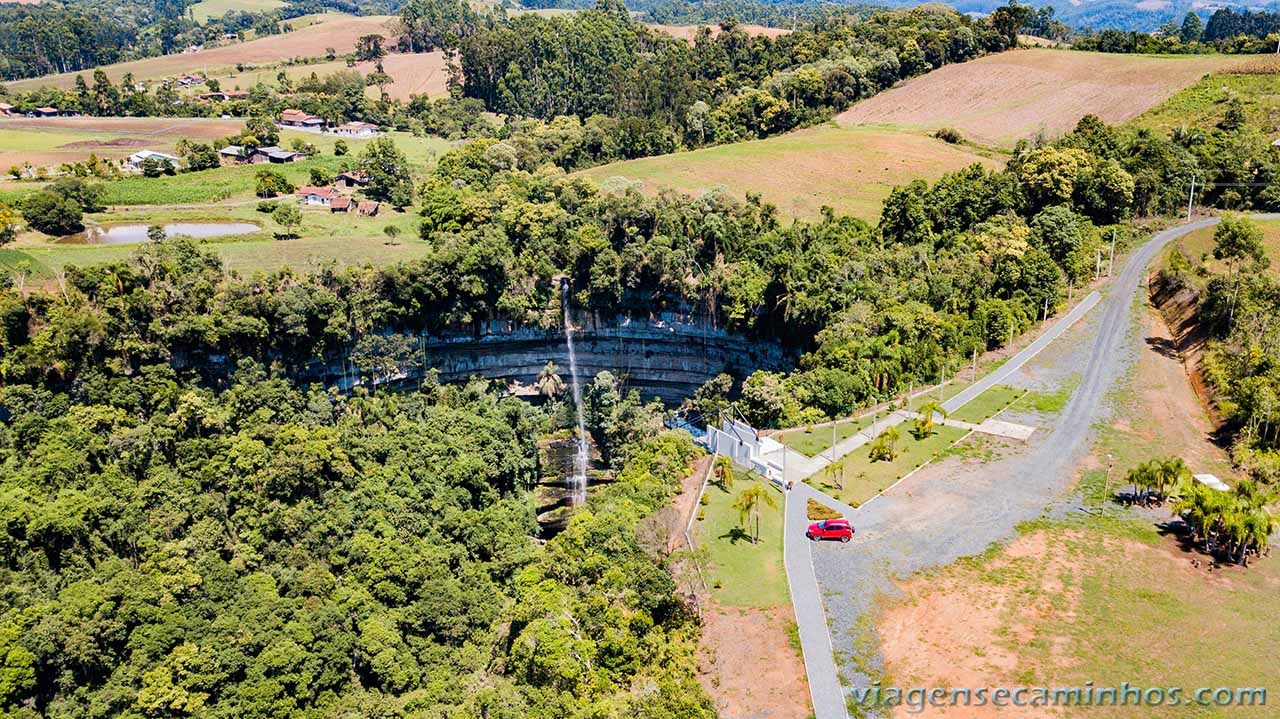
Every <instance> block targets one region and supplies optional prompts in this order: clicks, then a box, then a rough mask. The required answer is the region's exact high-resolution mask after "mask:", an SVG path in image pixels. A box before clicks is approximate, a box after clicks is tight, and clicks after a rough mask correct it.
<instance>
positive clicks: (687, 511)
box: [668, 454, 715, 551]
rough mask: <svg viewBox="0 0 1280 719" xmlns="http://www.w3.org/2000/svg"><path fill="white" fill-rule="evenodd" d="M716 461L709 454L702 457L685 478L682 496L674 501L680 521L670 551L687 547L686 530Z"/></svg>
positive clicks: (670, 544)
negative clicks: (703, 482)
mask: <svg viewBox="0 0 1280 719" xmlns="http://www.w3.org/2000/svg"><path fill="white" fill-rule="evenodd" d="M714 461H715V455H711V454H708V455H707V456H705V457H700V458H699V459H698V461H697V462H694V464H693V469H692V470H690V471H689V474H688V475H686V476H685V478H684V481H683V482H682V483H681V486H680V494H678V495H676V498H675V499H674V500H672V502H671V506H672V507H674V509H675V517H676V518H677V519H678V520H679V526H677V527H676V528H675V529H676V531H674V532H673V533H672V535H671V539H670V542H669V544H668V551H675V550H677V549H679V548H680V547H683V546H685V544H686V542H685V538H684V529H685V527H688V526H689V519H690V518H691V517H692V516H693V513H694V512H695V511H696V510H697V508H698V504H697V502H698V492H699V491H701V490H702V478H703V477H704V476H705V475H706V473H707V469H708V468H709V467H710V466H711V463H712V462H714Z"/></svg>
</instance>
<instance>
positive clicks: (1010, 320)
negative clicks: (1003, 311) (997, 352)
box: [1009, 313, 1013, 349]
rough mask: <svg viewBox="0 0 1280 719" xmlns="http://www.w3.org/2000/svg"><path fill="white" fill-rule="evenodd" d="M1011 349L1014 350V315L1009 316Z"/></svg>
mask: <svg viewBox="0 0 1280 719" xmlns="http://www.w3.org/2000/svg"><path fill="white" fill-rule="evenodd" d="M1009 349H1013V313H1010V314H1009Z"/></svg>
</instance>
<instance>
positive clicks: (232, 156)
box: [218, 145, 249, 165]
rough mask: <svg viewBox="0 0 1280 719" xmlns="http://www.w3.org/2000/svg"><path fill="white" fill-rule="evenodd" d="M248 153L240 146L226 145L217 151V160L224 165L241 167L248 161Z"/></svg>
mask: <svg viewBox="0 0 1280 719" xmlns="http://www.w3.org/2000/svg"><path fill="white" fill-rule="evenodd" d="M248 155H249V153H248V151H247V150H245V149H244V148H243V147H241V146H240V145H227V146H226V147H224V148H222V149H221V150H218V159H219V160H222V161H223V162H224V163H228V164H232V165H241V164H244V163H245V162H248V161H249V157H248Z"/></svg>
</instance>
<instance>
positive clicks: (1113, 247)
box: [1107, 229, 1116, 277]
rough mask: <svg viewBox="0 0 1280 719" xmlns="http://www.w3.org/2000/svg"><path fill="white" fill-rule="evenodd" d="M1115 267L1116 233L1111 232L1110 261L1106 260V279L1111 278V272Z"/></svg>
mask: <svg viewBox="0 0 1280 719" xmlns="http://www.w3.org/2000/svg"><path fill="white" fill-rule="evenodd" d="M1115 267H1116V231H1115V230H1114V229H1113V230H1111V259H1109V260H1107V277H1110V276H1111V271H1112V270H1114V269H1115Z"/></svg>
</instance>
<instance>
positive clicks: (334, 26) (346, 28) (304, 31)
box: [8, 14, 392, 91]
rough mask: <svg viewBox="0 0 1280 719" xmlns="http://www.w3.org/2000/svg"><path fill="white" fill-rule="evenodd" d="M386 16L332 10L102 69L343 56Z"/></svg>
mask: <svg viewBox="0 0 1280 719" xmlns="http://www.w3.org/2000/svg"><path fill="white" fill-rule="evenodd" d="M391 20H392V18H391V17H389V16H386V15H375V16H369V17H353V16H351V15H339V14H333V15H328V16H324V17H323V19H321V20H319V21H318V22H316V23H314V24H312V25H308V26H307V27H303V28H300V29H297V30H294V31H292V32H289V33H285V34H283V35H271V36H268V37H263V38H258V39H256V40H250V41H248V42H241V43H233V44H230V45H224V46H222V47H215V48H209V49H207V50H202V51H200V52H194V53H178V54H175V55H163V56H161V57H152V58H147V59H145V60H133V61H131V62H122V63H117V64H115V65H108V66H106V67H105V68H103V70H105V71H106V73H107V77H109V78H111V81H112V82H119V81H120V78H122V77H124V75H125V73H133V76H134V77H135V78H137V79H138V80H154V79H160V78H165V77H173V76H176V75H181V74H183V73H193V72H200V71H204V72H207V73H209V74H210V75H215V74H217V73H219V72H222V71H226V70H228V69H230V68H234V67H235V66H236V65H237V64H246V65H248V64H265V63H271V62H280V61H283V60H289V59H292V58H298V57H317V56H320V55H324V53H325V49H326V48H333V49H334V50H335V51H336V52H337V53H338V54H343V53H348V52H351V51H352V49H354V48H355V44H356V39H357V38H359V37H360V36H361V35H368V34H369V33H383V34H386V33H387V32H388V31H387V24H388V23H389V22H390V21H391ZM77 74H84V75H86V76H89V75H92V73H90V72H85V73H74V72H68V73H62V74H59V75H45V76H43V77H35V78H30V79H26V80H19V81H16V82H11V83H8V86H9V88H10V89H12V90H19V91H28V90H34V89H36V88H39V87H44V86H49V87H59V88H69V87H72V86H73V85H74V84H75V79H76V75H77Z"/></svg>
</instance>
